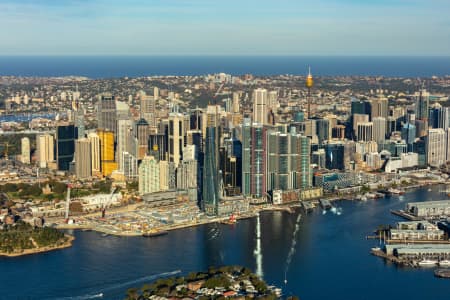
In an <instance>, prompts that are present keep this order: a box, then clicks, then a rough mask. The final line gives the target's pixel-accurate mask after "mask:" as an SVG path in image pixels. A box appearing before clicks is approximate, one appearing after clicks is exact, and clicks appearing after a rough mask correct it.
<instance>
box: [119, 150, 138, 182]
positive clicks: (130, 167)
mask: <svg viewBox="0 0 450 300" xmlns="http://www.w3.org/2000/svg"><path fill="white" fill-rule="evenodd" d="M120 161H121V166H120V171H122V172H123V175H124V176H125V178H126V179H127V180H134V179H136V178H137V176H138V162H137V159H136V157H135V156H134V155H133V154H131V153H128V152H122V158H121V159H120Z"/></svg>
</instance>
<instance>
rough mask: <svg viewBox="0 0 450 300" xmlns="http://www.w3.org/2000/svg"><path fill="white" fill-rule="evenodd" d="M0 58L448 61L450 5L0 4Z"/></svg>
mask: <svg viewBox="0 0 450 300" xmlns="http://www.w3.org/2000/svg"><path fill="white" fill-rule="evenodd" d="M0 55H362V56H363V55H380V56H385V55H408V56H416V55H418V56H422V55H423V56H450V1H449V0H309V1H304V0H221V1H216V0H39V1H37V0H0Z"/></svg>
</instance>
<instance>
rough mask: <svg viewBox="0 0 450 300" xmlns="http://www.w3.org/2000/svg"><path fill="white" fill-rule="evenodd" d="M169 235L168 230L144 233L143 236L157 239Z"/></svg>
mask: <svg viewBox="0 0 450 300" xmlns="http://www.w3.org/2000/svg"><path fill="white" fill-rule="evenodd" d="M166 234H169V232H168V231H166V230H150V231H147V232H144V233H143V234H142V236H143V237H157V236H162V235H166Z"/></svg>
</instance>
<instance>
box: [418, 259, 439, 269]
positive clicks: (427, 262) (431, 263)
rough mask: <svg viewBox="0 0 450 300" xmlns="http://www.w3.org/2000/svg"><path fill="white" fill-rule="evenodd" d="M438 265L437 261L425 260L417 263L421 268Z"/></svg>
mask: <svg viewBox="0 0 450 300" xmlns="http://www.w3.org/2000/svg"><path fill="white" fill-rule="evenodd" d="M437 263H438V262H437V261H435V260H431V259H424V260H421V261H419V262H418V263H417V265H418V266H419V267H432V266H435V265H437Z"/></svg>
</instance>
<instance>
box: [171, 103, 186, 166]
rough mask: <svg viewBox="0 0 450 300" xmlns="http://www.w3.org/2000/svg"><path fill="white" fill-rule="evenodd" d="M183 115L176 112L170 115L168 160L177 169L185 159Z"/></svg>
mask: <svg viewBox="0 0 450 300" xmlns="http://www.w3.org/2000/svg"><path fill="white" fill-rule="evenodd" d="M183 120H184V118H183V115H182V114H181V113H178V112H176V111H174V112H171V113H170V114H169V128H168V129H169V132H168V142H169V143H168V158H169V162H173V163H174V164H175V166H176V167H177V166H178V164H179V163H180V161H181V159H182V157H183V147H184V123H183Z"/></svg>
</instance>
